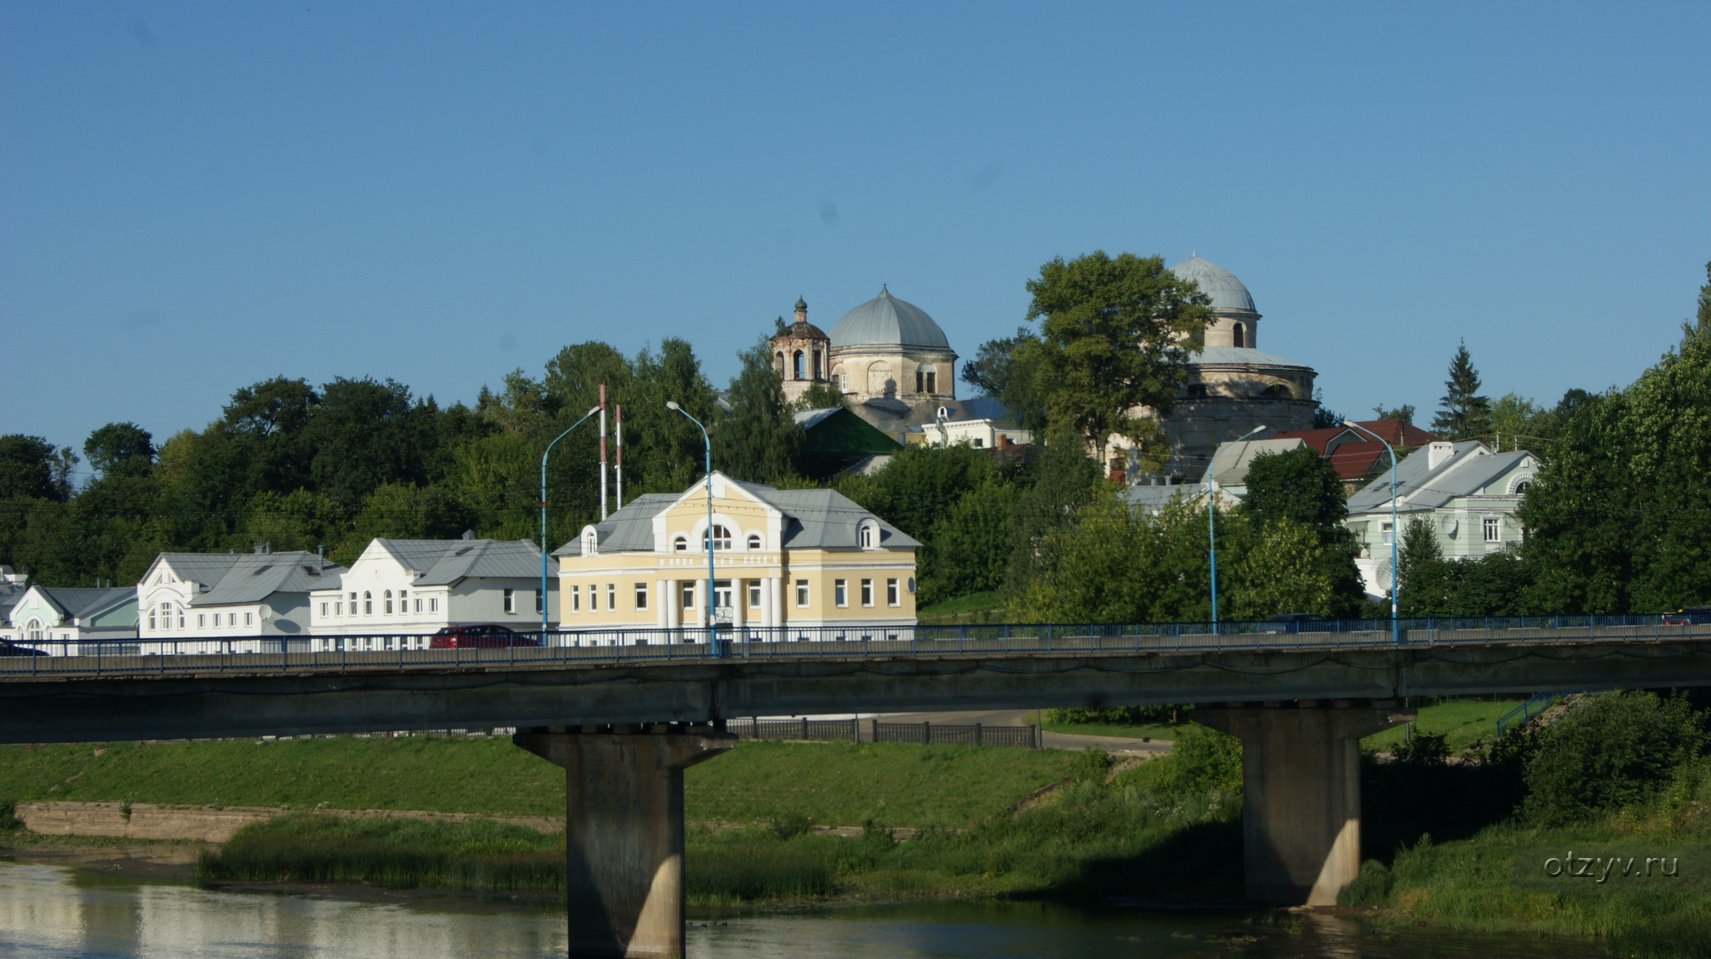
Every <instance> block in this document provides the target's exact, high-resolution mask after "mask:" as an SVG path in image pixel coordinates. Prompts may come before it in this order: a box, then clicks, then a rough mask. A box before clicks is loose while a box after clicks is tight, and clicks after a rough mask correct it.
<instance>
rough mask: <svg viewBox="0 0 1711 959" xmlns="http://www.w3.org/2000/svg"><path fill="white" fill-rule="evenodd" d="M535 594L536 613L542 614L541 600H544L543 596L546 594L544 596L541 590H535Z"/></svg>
mask: <svg viewBox="0 0 1711 959" xmlns="http://www.w3.org/2000/svg"><path fill="white" fill-rule="evenodd" d="M534 593H535V612H537V613H538V612H540V611H541V609H542V606H541V600H542V598H543V596H544V595H545V594H543V593H542V592H541V591H540V590H538V589H537V590H535V591H534Z"/></svg>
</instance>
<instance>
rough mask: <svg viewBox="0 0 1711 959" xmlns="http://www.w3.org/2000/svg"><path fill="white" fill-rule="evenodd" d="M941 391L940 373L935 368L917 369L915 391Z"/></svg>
mask: <svg viewBox="0 0 1711 959" xmlns="http://www.w3.org/2000/svg"><path fill="white" fill-rule="evenodd" d="M938 391H939V374H938V373H937V372H935V371H933V370H916V371H915V392H917V393H937V392H938Z"/></svg>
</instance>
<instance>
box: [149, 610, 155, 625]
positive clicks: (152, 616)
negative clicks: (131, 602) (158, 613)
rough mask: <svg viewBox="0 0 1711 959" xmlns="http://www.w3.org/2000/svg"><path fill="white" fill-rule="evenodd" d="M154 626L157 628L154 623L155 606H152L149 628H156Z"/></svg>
mask: <svg viewBox="0 0 1711 959" xmlns="http://www.w3.org/2000/svg"><path fill="white" fill-rule="evenodd" d="M154 628H155V625H154V607H153V606H150V607H149V629H154Z"/></svg>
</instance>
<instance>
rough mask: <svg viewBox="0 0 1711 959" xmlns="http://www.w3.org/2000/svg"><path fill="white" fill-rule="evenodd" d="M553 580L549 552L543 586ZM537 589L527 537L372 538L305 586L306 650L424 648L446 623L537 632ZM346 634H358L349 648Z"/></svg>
mask: <svg viewBox="0 0 1711 959" xmlns="http://www.w3.org/2000/svg"><path fill="white" fill-rule="evenodd" d="M557 579H558V564H557V563H556V562H554V561H553V560H552V559H551V558H550V557H549V558H548V560H547V584H548V585H547V589H548V591H549V592H550V591H551V590H552V589H553V584H554V583H555V582H556V581H557ZM540 589H541V550H540V547H539V546H537V545H536V544H534V543H531V542H529V541H528V540H491V539H444V540H441V539H377V540H374V541H373V542H371V543H369V544H368V548H367V549H364V550H363V551H362V555H361V556H359V557H357V559H356V562H354V563H352V564H351V568H350V569H349V570H345V571H342V575H341V576H339V577H338V579H337V581H336V582H329V583H327V584H326V585H325V586H324V587H321V588H318V589H315V590H313V591H311V593H310V595H309V599H310V610H309V623H310V632H311V633H313V634H314V635H315V636H316V637H317V638H316V640H315V641H314V643H313V645H312V646H311V648H312V649H314V650H324V649H345V648H352V649H422V648H426V646H427V638H428V637H429V636H430V635H432V634H433V633H434V632H435V631H436V630H439V629H440V628H441V627H445V626H462V625H471V626H473V625H483V624H488V623H497V624H500V625H503V626H509V627H511V628H512V629H515V630H517V631H519V632H530V631H539V630H540V626H541V603H540V600H541V596H540ZM548 599H549V601H548V607H547V608H548V609H551V608H552V607H551V604H550V597H549V598H548ZM555 618H556V617H555ZM344 637H362V638H361V639H358V640H357V641H355V642H354V643H352V644H350V645H349V646H347V645H346V641H345V640H344Z"/></svg>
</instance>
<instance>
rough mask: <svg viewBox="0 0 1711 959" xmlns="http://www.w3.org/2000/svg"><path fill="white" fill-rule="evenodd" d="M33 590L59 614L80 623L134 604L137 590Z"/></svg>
mask: <svg viewBox="0 0 1711 959" xmlns="http://www.w3.org/2000/svg"><path fill="white" fill-rule="evenodd" d="M35 590H36V593H37V594H38V595H40V596H41V597H42V598H43V599H46V600H47V601H48V604H49V605H51V606H52V607H53V608H55V609H57V610H59V611H60V613H61V614H63V615H64V616H66V617H68V618H70V619H73V620H76V621H80V622H81V621H82V620H84V619H87V618H89V617H91V616H96V615H99V614H101V613H104V612H106V611H107V610H109V609H113V608H115V607H118V606H123V605H124V604H125V603H127V602H131V603H134V602H136V601H137V588H136V587H135V586H120V587H115V588H103V589H64V588H60V587H48V586H37V587H35Z"/></svg>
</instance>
